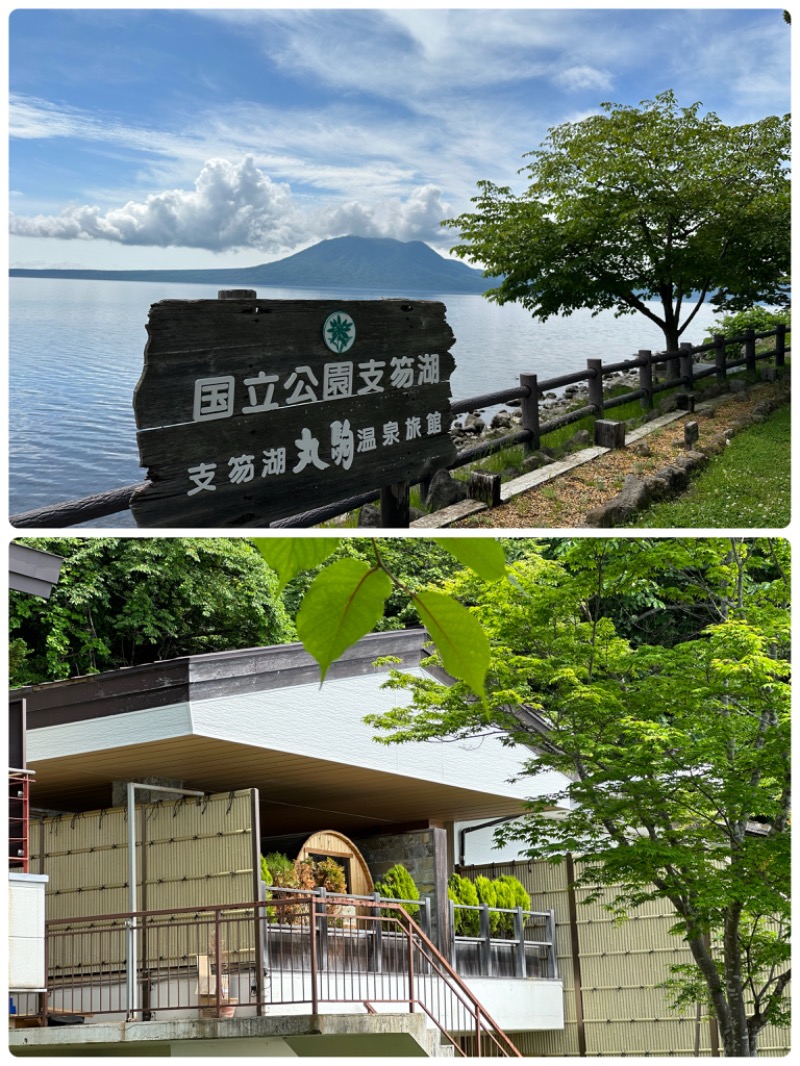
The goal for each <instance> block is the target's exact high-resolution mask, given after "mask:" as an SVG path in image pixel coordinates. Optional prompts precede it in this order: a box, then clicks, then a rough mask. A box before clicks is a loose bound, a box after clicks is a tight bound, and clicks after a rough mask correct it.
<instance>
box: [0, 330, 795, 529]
mask: <svg viewBox="0 0 800 1066" xmlns="http://www.w3.org/2000/svg"><path fill="white" fill-rule="evenodd" d="M786 334H787V329H786V326H785V325H779V326H777V328H776V329H774V330H766V331H763V332H760V333H757V332H755V331H754V330H747V331H746V332H745V333H744V334H742V335H741V336H740V337H733V338H730V337H724V336H722V335H721V334H718V335H716V336H715V337H714V339H713V340H712V341H710V342H708V343H706V344H699V345H692V344H681V346H680V349H679V350H678V351H677V352H657V353H654V352H652V351H649V350H646V349H642V350H640V351H639V353H638V354H637V355H636V356H635V357H634V358H633V359H627V360H623V361H622V362H618V363H603V361H602V360H601V359H589V360H587V363H586V369H585V370H579V371H575V372H574V373H571V374H561V375H559V376H557V377H552V378H545V379H539V377H538V376H537V375H536V374H520V378H519V384H518V385H515V386H512V387H510V388H507V389H500V390H498V391H495V392H489V393H484V394H482V395H480V396H470V397H469V398H467V399H465V400H458V401H456V402H454V403H453V404H452V406H451V414H452V416H453V417H454V418H455V417H457V416H458V415H462V414H467V413H468V412H470V411H474V410H476V409H480V408H485V407H492V406H494V405H497V404H502V403H509V402H510V401H513V400H519V401H520V403H521V414H522V423H521V428H520V429H519V430H517V431H516V432H513V433H508V434H505V435H503V436H501V437H495V438H493V439H492V440H488V441H484V442H481V443H480V444H477V445H475V446H473V447H471V448H466V449H463V450H462V451H460V452H459V453H458V455H457V457H456V459H455V461H454V462H453V463H451V464H450V466H449V467H448V469H450V470H453V469H457V468H459V467H464V466H468V465H470V464H471V463H474V462H477V461H479V460H481V459H485V458H487V457H488V456H489V455H492V454H494V453H495V452H498V451H503V450H504V449H506V448H510V447H513V446H514V445H519V444H522V445H523V446H524V447H525V449H526V451H529V452H530V451H536V450H538V449H539V448H540V447H541V441H542V437H543V436H545V435H546V434H548V433H552V432H554V431H555V430H557V429H561V428H563V427H564V426H568V425H571V424H572V423H574V422H579V421H581V420H582V419H585V418H587V417H591V418H594V419H595V420H597V419H604V418H606V417H607V415H608V412H610V411H613V409H614V408H616V407H620V406H622V405H623V404H627V403H631V402H632V401H635V400H640V401H641V404H642V410H643V411H649V410H652V408H653V406H654V403H655V397H656V396H657V395H658V394H659V393H662V392H665V391H667V390H670V389H682V390H684V391H685V392H688V393H691V392H692V391H693V390H694V387H695V384H696V383H697V382H698V381H700V380H702V379H704V378H710V377H713V378H715V380H716V381H717V382H718V383H720V384H725V383H726V382H727V381H728V377H729V375H730V374H731V372H733V371H737V372H738V371H740V370H744V371H745V373H748V374H754V373H755V372H756V367H757V364H758V362H760V361H763V360H767V359H774V360H775V366H776V367H777V368H780V367H783V366H784V365H785V359H786V355H787V354H788V353H789V352H790V351H791V349H790V348H789V347H788V346H787V344H786ZM772 337H774V338H775V344H774V347H772V348H767V349H765V350H761V351H758V350H757V346H756V342H757V341H758V340H765V339H768V338H772ZM737 350H738V352H739V353H743V354H737V355H736V356H735V357H734V358H731V353H732V352H737ZM712 355H713V360H712V359H711V358H710V357H711V356H712ZM698 360H701V361H698ZM632 371H636V372H637V373H638V379H639V380H638V388H636V389H629V390H627V391H626V392H624V393H621V394H620V395H618V396H613V397H609V396H606V395H605V385H606V384H607V383H608V381H609V379H611V378H612V377H613V376H614V375H617V374H620V373H630V372H632ZM579 384H586V385H587V386H588V392H589V396H588V403H587V404H586V405H584V406H583V407H579V408H576V409H575V410H571V411H568V412H567V413H565V414H563V415H560V416H559V417H556V418H552V419H550V420H549V421H548V420H547V419H546V418H545V420H543V419H542V408H541V403H540V401H541V400H542V398H543V397H544V395H545V393H547V392H552V391H553V390H555V389H560V388H566V387H567V386H569V385H579ZM145 484H147V482H139V483H137V484H135V485H126V486H124V487H123V488H119V489H114V490H111V491H108V492H102V493H98V494H95V495H92V496H84V497H81V498H80V499H76V500H68V501H66V502H64V503H57V504H52V505H49V506H45V507H38V508H36V509H34V510H30V511H24V512H21V513H19V514H15V515H11V517H10V519H9V521H10V522H11V525H12V526H15V527H17V528H23V529H53V528H61V527H66V526H74V525H78V524H79V523H83V522H89V521H96V520H97V519H99V518H106V517H108V516H109V515H113V514H119V513H120V512H123V511H126V510H128V507H129V503H130V499H131V496H132V495H133V494H134V492H136V491H137V490H138V489H140V488H142V487H143V486H144V485H145ZM392 488H394V486H393V487H392ZM387 492H389V490H387V489H384V488H375V489H372V490H368V491H365V492H363V493H361V494H359V495H358V496H351V497H349V498H347V499H343V500H339V501H337V502H336V503H334V504H330V505H328V506H326V507H319V508H316V509H312V510H306V511H302V512H299V513H298V514H296V515H293V516H292V517H290V518H284V519H281V520H279V521H274V522H270V521H269V518H268V516H265V519H264V522H263V526H264V527H270V528H286V527H298V528H309V527H311V526H316V525H319V524H320V523H322V522H327V521H330V520H331V519H333V518H336V517H338V516H339V515H342V514H347V513H348V512H349V511H353V510H355V509H357V508H358V507H362V506H364V505H365V504H368V503H375V502H376V501H381V503H382V511H383V514H384V515H386V514H390V515H393V516H396V514H397V513H398V506H397V501H396V499H394V498H388V499H387ZM389 495H390V496H391V493H390V492H389ZM384 504H385V505H386V506H385V507H384ZM402 510H405V511H407V500H406V503H405V507H404V508H400V511H401V512H402ZM384 523H385V519H384ZM390 524H392V525H397V522H396V520H395V521H393V522H392V523H390Z"/></svg>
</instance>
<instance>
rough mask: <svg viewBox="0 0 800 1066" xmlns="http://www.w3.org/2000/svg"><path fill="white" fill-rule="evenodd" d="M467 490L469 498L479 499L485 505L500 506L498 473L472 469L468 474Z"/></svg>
mask: <svg viewBox="0 0 800 1066" xmlns="http://www.w3.org/2000/svg"><path fill="white" fill-rule="evenodd" d="M467 492H468V493H469V498H470V499H471V500H480V502H481V503H485V504H486V506H487V507H499V506H500V475H499V474H486V473H484V472H483V471H481V470H473V471H472V473H471V474H470V475H469V484H468V485H467Z"/></svg>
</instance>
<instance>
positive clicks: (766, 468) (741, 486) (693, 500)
mask: <svg viewBox="0 0 800 1066" xmlns="http://www.w3.org/2000/svg"><path fill="white" fill-rule="evenodd" d="M790 422H791V407H790V406H789V404H786V405H785V406H783V407H781V408H779V409H778V410H777V411H775V412H773V413H772V414H771V415H770V416H769V418H768V419H767V420H766V422H762V423H760V424H757V425H754V426H752V427H751V428H750V429H747V430H745V431H744V432H742V433H739V434H737V436H735V437H734V438H733V439H732V440H731V442H730V444H729V445H728V447H727V448H726V449H725V451H724V452H723V453H722V454H721V455H719V456H715V457H714V458H713V459H712V460H711V462H710V464H709V466H708V467H707V468H706V469H705V470H704V471H703V472H702V473H701V474H700V475H699V476H698V477H697V478H696V479H695V480H694V481H692V484H691V486H690V487H689V489H688V490H687V491H686V492H685V493H684V494H683V495H682V496H679V497H677V498H676V499H675V500H668V501H665V502H663V503H658V504H654V505H653V506H652V507H650V508H648V509H647V510H646V511H642V512H641V513H640V514H638V515H637V516H636V517H635V519H633V520H632V521H631V522H630V526H632V527H635V528H637V529H641V528H645V529H652V528H655V527H660V528H662V529H664V528H667V529H680V528H683V529H699V528H704V527H708V528H718V529H723V528H725V527H729V528H734V529H742V528H753V529H779V528H782V527H783V526H786V525H788V524H789V516H790V498H789V497H790V467H789V460H790Z"/></svg>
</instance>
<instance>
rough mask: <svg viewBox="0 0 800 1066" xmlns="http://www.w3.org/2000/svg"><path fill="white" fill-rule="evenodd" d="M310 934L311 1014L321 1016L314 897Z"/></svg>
mask: <svg viewBox="0 0 800 1066" xmlns="http://www.w3.org/2000/svg"><path fill="white" fill-rule="evenodd" d="M308 912H309V913H308V934H309V938H310V943H309V948H310V950H311V960H310V963H311V1013H312V1014H319V992H318V989H317V977H318V966H317V901H316V899H315V897H314V896H309V899H308Z"/></svg>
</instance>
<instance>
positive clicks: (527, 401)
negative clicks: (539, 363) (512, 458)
mask: <svg viewBox="0 0 800 1066" xmlns="http://www.w3.org/2000/svg"><path fill="white" fill-rule="evenodd" d="M519 383H520V385H525V386H527V388H528V389H529V390H530V393H529V395H527V396H523V397H522V406H521V408H520V413H521V414H522V428H523V429H527V430H528V432H529V433H530V434H531V439H530V440H529V441H526V442H525V453H526V455H530V453H531V452H537V451H538V450H539V448H541V446H542V439H541V435H540V433H539V384H538V382H537V379H536V374H520V376H519Z"/></svg>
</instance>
